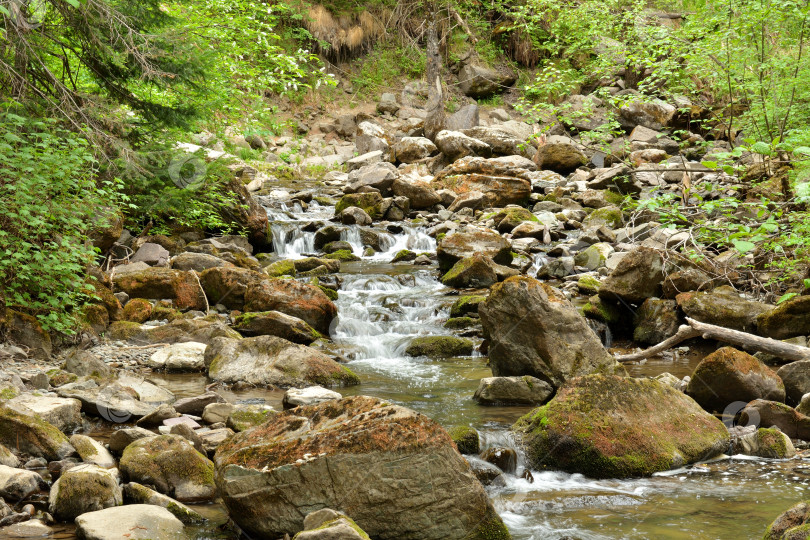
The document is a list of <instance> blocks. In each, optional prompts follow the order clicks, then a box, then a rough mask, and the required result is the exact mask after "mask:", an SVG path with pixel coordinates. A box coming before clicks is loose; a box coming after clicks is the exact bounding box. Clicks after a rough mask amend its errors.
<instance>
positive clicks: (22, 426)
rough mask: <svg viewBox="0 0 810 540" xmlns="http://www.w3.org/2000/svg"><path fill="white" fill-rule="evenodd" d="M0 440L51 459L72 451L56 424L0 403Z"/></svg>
mask: <svg viewBox="0 0 810 540" xmlns="http://www.w3.org/2000/svg"><path fill="white" fill-rule="evenodd" d="M0 444H3V445H4V446H6V447H8V448H12V449H15V450H17V451H18V452H25V453H26V454H31V455H32V456H38V457H44V458H45V459H48V460H53V461H58V460H60V459H63V458H66V457H68V456H70V455H71V454H73V453H74V449H73V446H71V444H70V441H69V440H68V438H67V437H66V436H65V434H64V433H62V432H61V431H59V428H57V427H56V426H54V425H53V424H49V423H48V422H46V421H45V420H42V419H41V418H39V417H37V416H33V415H28V414H22V413H19V412H17V411H15V410H14V409H12V408H10V407H8V406H6V405H0Z"/></svg>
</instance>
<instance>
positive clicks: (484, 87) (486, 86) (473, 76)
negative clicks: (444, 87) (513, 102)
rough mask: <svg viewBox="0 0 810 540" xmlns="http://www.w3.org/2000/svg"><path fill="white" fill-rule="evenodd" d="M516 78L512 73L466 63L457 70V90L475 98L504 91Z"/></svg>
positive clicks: (486, 96)
mask: <svg viewBox="0 0 810 540" xmlns="http://www.w3.org/2000/svg"><path fill="white" fill-rule="evenodd" d="M516 80H517V76H515V75H514V74H513V73H501V72H498V71H495V70H493V69H489V68H485V67H483V66H475V65H473V64H467V65H465V66H464V67H462V68H461V71H459V72H458V85H459V90H461V92H462V93H463V94H464V95H465V96H469V97H471V98H475V99H481V98H488V97H490V96H492V95H495V94H502V93H504V92H505V91H506V90H507V89H508V88H509V87H510V86H512V85H513V84H514V83H515V81H516Z"/></svg>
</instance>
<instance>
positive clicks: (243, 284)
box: [200, 267, 267, 310]
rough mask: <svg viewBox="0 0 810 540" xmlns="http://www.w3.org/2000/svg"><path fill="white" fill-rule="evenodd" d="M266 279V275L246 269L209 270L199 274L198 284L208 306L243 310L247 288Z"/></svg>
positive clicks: (225, 268) (221, 268)
mask: <svg viewBox="0 0 810 540" xmlns="http://www.w3.org/2000/svg"><path fill="white" fill-rule="evenodd" d="M266 279H267V275H265V274H262V273H261V272H256V271H253V270H248V269H246V268H232V267H220V268H209V269H208V270H205V271H204V272H203V273H201V274H200V283H201V284H202V287H203V289H204V290H205V295H206V296H207V297H208V302H209V304H210V305H212V306H214V305H216V304H222V305H223V306H225V307H227V308H228V309H239V310H241V309H244V306H245V292H246V291H247V289H248V287H251V286H253V285H256V284H258V283H260V282H261V281H263V280H266Z"/></svg>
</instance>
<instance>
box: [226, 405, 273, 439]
mask: <svg viewBox="0 0 810 540" xmlns="http://www.w3.org/2000/svg"><path fill="white" fill-rule="evenodd" d="M274 414H276V411H275V409H273V408H272V407H269V406H267V405H258V404H239V405H234V408H233V410H232V411H231V414H229V415H228V418H227V420H225V425H227V426H228V427H229V428H231V429H232V430H234V431H235V432H237V433H239V432H240V431H246V430H248V429H250V428H254V427H256V426H258V425H261V424H264V423H265V422H267V420H268V419H269V418H270V417H271V416H273V415H274Z"/></svg>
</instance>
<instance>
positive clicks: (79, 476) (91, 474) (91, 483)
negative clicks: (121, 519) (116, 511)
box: [48, 463, 124, 521]
mask: <svg viewBox="0 0 810 540" xmlns="http://www.w3.org/2000/svg"><path fill="white" fill-rule="evenodd" d="M122 504H124V497H123V493H122V492H121V486H119V485H118V478H117V475H116V474H115V473H114V472H112V471H110V470H108V469H102V468H101V467H98V466H97V465H92V464H87V463H82V464H80V465H76V466H75V467H72V468H70V469H68V470H67V471H65V472H64V473H63V474H62V475H61V476H60V477H59V479H58V480H57V481H56V482H54V484H53V486H52V487H51V493H50V495H49V497H48V511H49V512H50V513H51V514H52V515H53V517H54V518H56V519H57V520H59V521H73V520H74V519H76V518H77V517H78V516H80V515H82V514H84V513H85V512H94V511H96V510H102V509H104V508H110V507H112V506H120V505H122Z"/></svg>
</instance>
